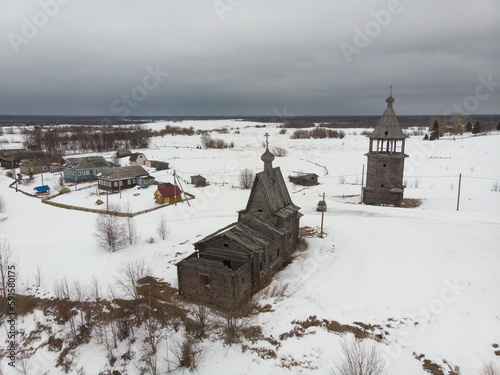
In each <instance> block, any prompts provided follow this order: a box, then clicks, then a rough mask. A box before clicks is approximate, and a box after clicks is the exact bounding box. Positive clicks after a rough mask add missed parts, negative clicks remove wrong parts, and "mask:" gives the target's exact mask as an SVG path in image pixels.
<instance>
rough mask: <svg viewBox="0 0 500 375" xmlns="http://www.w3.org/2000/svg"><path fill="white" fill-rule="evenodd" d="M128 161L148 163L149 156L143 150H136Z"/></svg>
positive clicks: (133, 163)
mask: <svg viewBox="0 0 500 375" xmlns="http://www.w3.org/2000/svg"><path fill="white" fill-rule="evenodd" d="M128 161H129V163H130V165H147V163H148V158H147V157H146V155H144V154H143V153H142V152H136V153H133V154H132V155H130V158H129V159H128Z"/></svg>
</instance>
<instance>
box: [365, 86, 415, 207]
mask: <svg viewBox="0 0 500 375" xmlns="http://www.w3.org/2000/svg"><path fill="white" fill-rule="evenodd" d="M385 101H386V102H387V108H386V109H385V112H384V113H383V115H382V117H381V118H380V120H379V121H378V123H377V125H376V126H375V129H374V130H373V132H372V133H371V134H369V135H368V137H369V138H370V149H369V151H368V153H367V154H366V156H367V158H368V167H367V174H366V186H365V187H364V188H363V203H365V204H374V205H394V206H400V205H401V204H402V201H403V191H404V186H403V171H404V162H405V158H407V157H408V155H406V154H405V140H406V138H408V136H406V135H405V134H404V133H403V131H402V130H401V127H400V126H399V122H398V119H397V117H396V113H395V112H394V109H393V108H392V103H394V98H393V97H392V86H391V93H390V95H389V97H388V98H387V99H386V100H385Z"/></svg>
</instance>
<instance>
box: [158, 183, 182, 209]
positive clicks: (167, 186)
mask: <svg viewBox="0 0 500 375" xmlns="http://www.w3.org/2000/svg"><path fill="white" fill-rule="evenodd" d="M181 194H182V190H181V189H180V188H179V187H178V186H174V185H172V184H171V183H170V182H167V183H160V184H158V189H156V191H155V201H156V203H158V204H165V203H170V204H171V203H177V202H180V201H181V200H182V195H181Z"/></svg>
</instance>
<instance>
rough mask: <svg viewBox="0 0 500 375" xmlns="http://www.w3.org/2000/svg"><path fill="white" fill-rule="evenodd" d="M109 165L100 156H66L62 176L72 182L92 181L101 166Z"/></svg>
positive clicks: (106, 166)
mask: <svg viewBox="0 0 500 375" xmlns="http://www.w3.org/2000/svg"><path fill="white" fill-rule="evenodd" d="M111 166H112V164H111V163H110V162H108V161H106V160H105V159H104V158H103V157H102V156H87V157H82V158H68V159H67V160H66V164H64V169H63V176H64V178H65V179H66V180H68V181H72V182H83V181H92V180H96V179H97V177H98V176H99V174H100V173H101V170H102V169H103V168H108V167H111Z"/></svg>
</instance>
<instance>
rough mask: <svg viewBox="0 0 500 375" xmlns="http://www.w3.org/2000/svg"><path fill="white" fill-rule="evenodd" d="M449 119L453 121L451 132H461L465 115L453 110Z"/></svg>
mask: <svg viewBox="0 0 500 375" xmlns="http://www.w3.org/2000/svg"><path fill="white" fill-rule="evenodd" d="M451 121H452V123H453V128H452V132H453V134H463V132H464V124H465V116H464V115H463V113H462V112H455V113H453V114H452V115H451Z"/></svg>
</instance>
